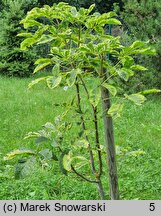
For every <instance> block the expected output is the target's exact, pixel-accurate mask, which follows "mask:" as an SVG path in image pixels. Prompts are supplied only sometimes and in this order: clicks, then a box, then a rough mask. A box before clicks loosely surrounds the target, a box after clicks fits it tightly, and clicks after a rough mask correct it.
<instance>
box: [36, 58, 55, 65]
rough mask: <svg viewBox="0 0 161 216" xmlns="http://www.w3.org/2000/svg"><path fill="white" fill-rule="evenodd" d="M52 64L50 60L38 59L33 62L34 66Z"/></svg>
mask: <svg viewBox="0 0 161 216" xmlns="http://www.w3.org/2000/svg"><path fill="white" fill-rule="evenodd" d="M44 63H52V61H51V59H50V58H40V59H37V60H36V61H35V64H44Z"/></svg>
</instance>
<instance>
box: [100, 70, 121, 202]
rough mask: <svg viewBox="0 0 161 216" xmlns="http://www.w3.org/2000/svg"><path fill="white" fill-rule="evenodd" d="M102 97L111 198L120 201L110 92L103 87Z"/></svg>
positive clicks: (104, 75)
mask: <svg viewBox="0 0 161 216" xmlns="http://www.w3.org/2000/svg"><path fill="white" fill-rule="evenodd" d="M102 75H103V76H102V77H103V79H104V81H105V80H106V76H107V74H106V71H103V74H102ZM101 96H102V108H103V120H104V129H105V142H106V155H107V163H108V169H109V171H108V173H109V184H110V197H111V199H112V200H118V199H119V187H118V176H117V165H116V152H115V143H114V133H113V122H112V118H111V117H110V116H108V115H107V112H108V110H109V108H110V106H111V104H110V94H109V91H108V90H107V89H106V88H104V87H103V86H102V87H101Z"/></svg>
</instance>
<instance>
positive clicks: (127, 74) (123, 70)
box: [117, 68, 134, 81]
mask: <svg viewBox="0 0 161 216" xmlns="http://www.w3.org/2000/svg"><path fill="white" fill-rule="evenodd" d="M117 73H118V75H119V76H120V77H121V79H123V80H125V81H128V79H129V77H130V76H133V75H134V72H133V71H132V70H130V69H127V68H121V69H118V70H117Z"/></svg>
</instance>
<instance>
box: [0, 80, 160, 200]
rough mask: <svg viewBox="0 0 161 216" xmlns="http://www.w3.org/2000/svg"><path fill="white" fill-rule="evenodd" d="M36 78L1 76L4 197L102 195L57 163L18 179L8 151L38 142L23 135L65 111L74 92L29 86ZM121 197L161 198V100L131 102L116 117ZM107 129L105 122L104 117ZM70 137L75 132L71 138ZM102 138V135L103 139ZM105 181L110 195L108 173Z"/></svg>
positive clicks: (0, 191)
mask: <svg viewBox="0 0 161 216" xmlns="http://www.w3.org/2000/svg"><path fill="white" fill-rule="evenodd" d="M31 80H32V78H29V79H16V78H5V77H0V199H1V200H2V199H21V200H22V199H60V200H61V199H78V200H79V199H85V200H89V199H99V196H98V193H97V190H96V188H95V185H93V184H92V185H91V184H90V183H88V182H84V181H82V180H81V179H79V178H78V177H77V176H75V175H74V174H72V173H70V174H69V175H68V176H64V175H62V174H61V173H60V172H59V170H58V169H57V168H56V166H55V165H53V166H50V167H48V168H46V169H42V168H40V167H36V168H35V170H34V172H31V174H30V175H29V176H28V177H26V178H24V179H20V180H16V179H14V164H15V162H16V159H14V160H11V161H4V160H3V157H4V156H5V155H6V153H8V152H9V151H11V150H14V149H17V148H22V147H24V148H30V149H34V148H36V146H35V144H34V141H33V140H24V139H23V138H24V136H25V135H26V134H27V133H28V132H30V131H38V130H39V129H41V126H42V125H43V124H44V123H46V122H49V121H50V122H51V121H53V119H54V117H55V116H57V115H58V114H60V113H61V112H62V108H60V107H59V106H55V104H56V103H57V102H58V101H60V102H66V101H68V99H70V98H71V97H72V94H73V92H72V91H71V90H67V91H64V90H63V88H59V89H57V90H54V91H51V90H49V89H48V88H47V87H46V86H44V85H43V84H40V85H37V86H35V87H34V88H33V89H31V90H28V89H27V85H28V83H29V82H30V81H31ZM114 126H115V141H116V145H117V161H118V174H119V186H120V195H121V199H125V200H127V199H146V200H151V199H161V170H160V167H161V100H160V98H159V96H154V97H149V98H148V100H147V101H146V102H145V103H144V105H143V106H135V105H133V104H132V103H126V106H125V109H124V111H123V113H122V117H121V118H117V119H116V120H114ZM100 130H101V131H102V135H103V126H102V123H100ZM69 139H70V138H69ZM102 140H103V139H102ZM104 173H105V174H104V178H103V182H104V185H105V188H106V193H107V199H109V197H108V179H107V177H106V176H107V175H106V170H104Z"/></svg>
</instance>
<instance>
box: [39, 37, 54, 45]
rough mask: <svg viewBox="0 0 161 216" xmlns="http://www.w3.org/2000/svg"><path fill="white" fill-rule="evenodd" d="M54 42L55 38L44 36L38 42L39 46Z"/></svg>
mask: <svg viewBox="0 0 161 216" xmlns="http://www.w3.org/2000/svg"><path fill="white" fill-rule="evenodd" d="M52 40H54V37H53V36H51V35H42V36H41V38H40V39H39V40H38V43H37V44H44V43H49V42H51V41H52Z"/></svg>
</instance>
